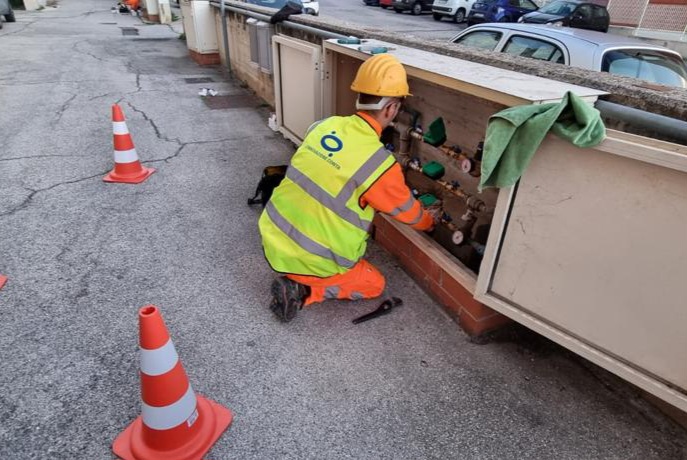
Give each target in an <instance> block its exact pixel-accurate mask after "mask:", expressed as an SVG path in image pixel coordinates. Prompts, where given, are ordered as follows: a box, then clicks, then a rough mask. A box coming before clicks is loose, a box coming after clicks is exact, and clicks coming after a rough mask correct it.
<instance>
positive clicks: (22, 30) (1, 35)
mask: <svg viewBox="0 0 687 460" xmlns="http://www.w3.org/2000/svg"><path fill="white" fill-rule="evenodd" d="M38 21H39V20H38V19H37V20H35V21H31V22H29V23H27V24H26V25H25V26H24V27H22V28H21V29H19V30H15V31H14V32H8V33H6V34H0V37H7V36H9V35H14V34H18V33H20V32H24V31H25V30H26V29H28V28H29V27H30V26H32V25H34V24H35V23H37V22H38Z"/></svg>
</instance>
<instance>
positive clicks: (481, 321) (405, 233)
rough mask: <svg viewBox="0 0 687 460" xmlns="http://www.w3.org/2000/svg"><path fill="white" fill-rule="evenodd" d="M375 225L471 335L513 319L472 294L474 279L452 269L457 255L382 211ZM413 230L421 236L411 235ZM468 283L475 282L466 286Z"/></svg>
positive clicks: (391, 249)
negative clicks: (481, 301)
mask: <svg viewBox="0 0 687 460" xmlns="http://www.w3.org/2000/svg"><path fill="white" fill-rule="evenodd" d="M374 225H375V230H374V238H375V240H376V241H377V242H378V243H379V244H380V245H381V246H382V247H383V248H384V249H386V250H387V251H389V252H390V253H391V254H393V255H394V256H395V257H396V258H397V259H398V260H399V261H400V263H401V265H402V266H403V268H404V269H405V270H406V271H407V272H408V274H410V276H411V277H413V279H414V280H415V281H416V282H417V283H418V284H419V285H420V287H422V289H424V290H425V292H427V293H428V294H429V295H430V296H431V297H432V298H434V299H435V300H436V301H437V302H439V303H440V304H441V306H442V307H444V309H445V310H446V311H447V312H448V313H449V315H451V317H453V319H455V320H456V321H457V322H458V324H459V325H460V327H461V328H463V330H465V332H467V333H468V334H469V335H472V336H476V335H481V334H484V333H485V332H489V331H492V330H494V329H498V328H499V327H501V326H503V325H505V324H508V323H510V322H511V320H510V319H509V318H507V317H505V316H503V315H501V314H500V313H497V312H496V311H494V310H492V309H491V308H489V307H487V306H486V305H483V304H482V303H480V302H477V301H476V300H475V299H474V298H473V295H472V289H474V281H473V282H472V283H468V282H465V280H463V281H462V282H461V280H459V279H458V277H457V276H456V273H455V269H452V266H454V265H455V264H456V262H455V259H453V258H452V256H450V255H449V254H448V253H444V252H445V251H443V250H441V249H440V248H439V247H438V246H437V245H436V244H434V243H433V242H431V241H430V240H429V238H428V237H424V236H423V235H421V234H419V233H417V232H415V230H412V229H410V227H407V226H404V225H402V224H398V223H396V222H394V221H393V220H391V219H389V218H388V217H386V216H384V215H381V214H378V215H377V217H375V221H374ZM411 232H414V233H417V236H419V237H420V238H414V237H411V235H412V234H413V233H411ZM469 284H472V286H467V287H466V286H465V285H469Z"/></svg>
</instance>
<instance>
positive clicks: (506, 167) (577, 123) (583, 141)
mask: <svg viewBox="0 0 687 460" xmlns="http://www.w3.org/2000/svg"><path fill="white" fill-rule="evenodd" d="M549 131H551V132H553V133H554V134H555V135H556V136H558V137H560V138H561V139H564V140H566V141H568V142H571V143H573V144H574V145H576V146H578V147H582V148H587V147H594V146H595V145H598V144H599V143H600V142H601V141H602V140H604V138H605V137H606V127H605V126H604V124H603V121H602V120H601V116H600V114H599V111H598V110H596V109H595V108H594V107H592V106H591V105H590V104H588V103H587V102H585V101H584V100H582V98H580V97H579V96H577V95H575V94H573V93H571V92H569V91H568V92H567V93H566V94H565V96H563V99H562V100H561V102H554V103H549V104H539V105H522V106H518V107H511V108H508V109H506V110H502V111H501V112H499V113H497V114H495V115H492V117H491V118H490V119H489V125H488V126H487V135H486V138H485V140H484V155H483V157H482V175H481V178H480V183H479V190H480V191H481V190H482V189H484V188H487V187H510V186H511V185H513V184H515V183H516V182H517V180H518V179H519V178H520V176H522V174H523V172H524V171H525V169H526V168H527V165H529V163H530V160H532V156H534V152H536V151H537V149H538V148H539V144H541V142H542V141H543V140H544V137H546V134H547V133H548V132H549Z"/></svg>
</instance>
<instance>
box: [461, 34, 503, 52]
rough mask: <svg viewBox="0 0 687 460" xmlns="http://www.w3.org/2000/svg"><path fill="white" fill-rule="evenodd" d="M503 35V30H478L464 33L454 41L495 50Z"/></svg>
mask: <svg viewBox="0 0 687 460" xmlns="http://www.w3.org/2000/svg"><path fill="white" fill-rule="evenodd" d="M502 35H503V34H502V33H501V32H495V31H493V30H476V31H475V32H470V33H468V34H465V35H463V36H462V37H460V38H458V39H457V40H455V41H454V42H453V43H459V44H461V45H465V46H470V47H472V48H479V49H483V50H491V51H493V50H494V49H495V48H496V45H498V43H499V40H501V36H502Z"/></svg>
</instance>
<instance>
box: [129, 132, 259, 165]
mask: <svg viewBox="0 0 687 460" xmlns="http://www.w3.org/2000/svg"><path fill="white" fill-rule="evenodd" d="M250 138H251V136H242V137H232V138H227V139H213V140H209V141H191V142H181V141H180V140H178V139H175V141H176V142H178V143H179V148H178V149H177V150H176V152H174V153H173V154H172V155H170V156H168V157H165V158H160V159H157V160H147V161H142V162H141V163H146V164H147V163H159V162H165V163H168V162H169V161H170V160H172V159H174V158H176V157H178V156H179V154H181V151H182V150H184V149H185V148H186V146H188V145H202V144H214V143H218V142H229V141H240V140H243V139H250Z"/></svg>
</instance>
